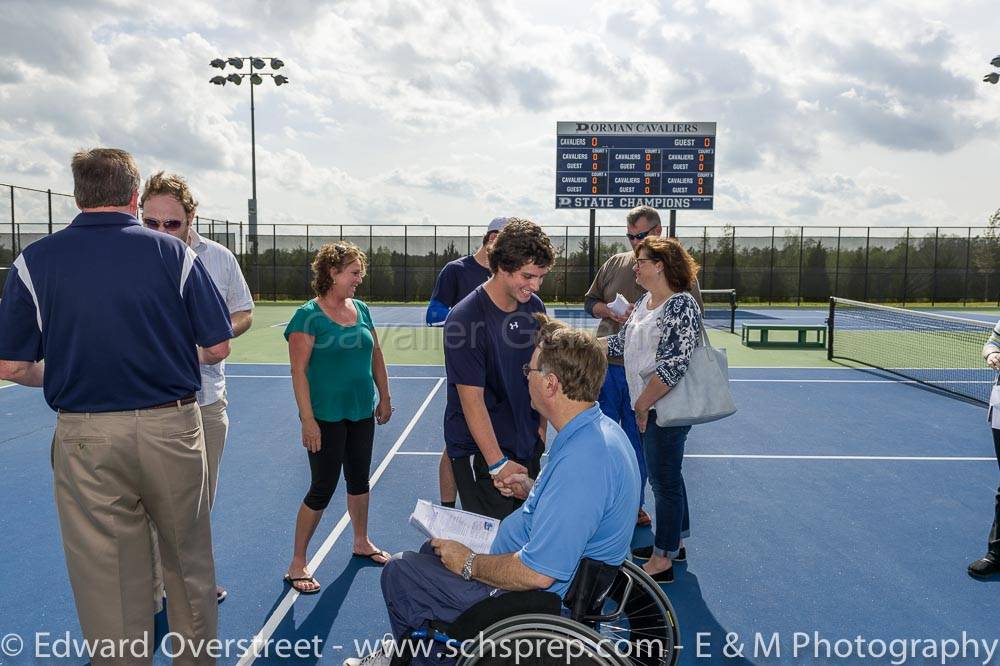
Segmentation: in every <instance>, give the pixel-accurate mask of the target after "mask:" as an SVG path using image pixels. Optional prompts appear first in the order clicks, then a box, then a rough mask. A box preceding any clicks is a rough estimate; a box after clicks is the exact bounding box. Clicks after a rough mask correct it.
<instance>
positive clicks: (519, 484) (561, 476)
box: [344, 315, 639, 666]
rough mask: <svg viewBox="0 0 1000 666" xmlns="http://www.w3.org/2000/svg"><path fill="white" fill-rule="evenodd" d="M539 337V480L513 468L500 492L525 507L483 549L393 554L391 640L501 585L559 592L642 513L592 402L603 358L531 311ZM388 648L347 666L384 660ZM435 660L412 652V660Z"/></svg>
mask: <svg viewBox="0 0 1000 666" xmlns="http://www.w3.org/2000/svg"><path fill="white" fill-rule="evenodd" d="M537 318H538V319H539V322H540V333H539V336H538V338H539V339H538V345H537V347H536V348H535V351H534V353H533V355H532V357H531V361H530V362H529V363H527V364H526V365H525V367H524V372H525V374H526V375H527V376H528V378H529V379H528V391H529V393H530V395H531V403H532V405H533V407H534V408H535V409H536V410H538V412H539V413H540V414H542V416H544V417H546V418H547V419H548V420H549V422H550V423H551V424H552V426H553V427H554V428H555V429H556V430H557V431H558V435H557V436H556V438H555V441H553V442H552V446H551V447H550V449H549V461H548V464H546V466H545V467H544V468H543V469H542V471H541V474H539V476H538V480H537V481H534V482H532V480H531V478H530V477H528V476H527V475H526V474H523V473H519V474H513V475H510V476H508V477H506V478H505V479H503V480H502V481H501V480H498V481H497V487H498V489H499V490H500V492H501V493H503V494H505V495H512V496H515V497H518V498H520V499H524V500H525V502H524V505H523V506H522V507H521V508H520V509H519V510H518V511H515V512H514V513H512V514H511V515H509V516H507V517H506V518H504V520H503V521H502V522H501V523H500V529H499V531H498V533H497V536H496V539H495V540H494V542H493V546H492V548H491V549H490V553H489V554H479V553H473V552H472V551H470V550H469V549H468V548H467V547H465V546H464V545H462V544H460V543H458V542H456V541H446V540H443V539H434V540H432V541H429V542H428V543H426V544H424V546H423V547H422V548H421V549H420V552H416V553H415V552H406V553H402V554H401V555H399V556H396V557H394V558H393V559H392V560H390V561H389V563H388V564H386V566H385V569H384V570H383V572H382V594H383V596H384V597H385V603H386V608H387V609H388V611H389V622H390V624H391V625H392V632H393V635H394V637H395V638H396V640H397V641H398V640H400V639H401V638H402V637H403V636H405V635H406V634H407V633H408V632H409V631H412V630H414V629H420V628H424V627H425V626H426V624H427V623H428V622H429V621H431V620H440V621H442V622H451V621H453V620H455V618H457V617H458V616H459V615H460V614H461V613H462V612H463V611H465V610H466V609H468V608H469V607H471V606H472V605H473V604H475V603H476V602H478V601H481V600H482V599H485V598H487V597H490V596H494V595H496V594H497V593H498V591H514V590H547V591H550V592H555V593H556V594H558V595H559V596H565V594H566V592H567V590H568V588H569V585H570V582H571V581H572V580H573V576H574V575H575V574H576V570H577V567H578V566H579V563H580V560H581V559H583V558H585V557H589V558H592V559H595V560H598V561H601V562H605V563H607V564H612V565H619V564H621V563H622V562H623V561H624V560H625V558H626V557H627V556H628V554H629V543H630V542H631V539H632V532H633V529H634V526H635V514H636V511H638V509H639V466H638V463H637V462H636V459H635V454H634V453H633V452H632V446H631V444H629V441H628V437H626V435H625V433H624V432H623V431H622V429H621V426H619V425H618V424H617V423H614V422H613V421H612V420H611V419H609V418H608V417H607V416H605V415H604V414H603V413H602V412H601V410H600V408H599V407H598V406H597V395H598V393H600V390H601V384H602V383H603V381H604V374H605V371H606V369H607V360H606V359H605V358H604V355H603V354H602V353H601V349H600V347H599V346H598V344H597V342H596V340H595V339H594V338H593V337H592V336H590V335H589V334H587V333H586V332H584V331H579V330H573V329H570V328H567V327H565V326H564V325H562V324H559V323H558V322H553V321H549V320H548V319H547V318H545V316H544V315H538V316H537ZM391 652H392V649H391V646H389V645H384V646H383V647H382V648H381V649H380V651H376V652H375V653H373V654H370V655H367V656H366V657H364V658H351V659H347V660H346V661H345V662H344V664H345V666H358V665H360V664H364V666H388V664H389V663H390V654H391ZM418 663H441V660H433V659H432V660H430V661H428V660H427V659H426V658H425V659H424V660H423V661H421V658H419V657H418V658H417V659H415V660H414V661H413V664H418Z"/></svg>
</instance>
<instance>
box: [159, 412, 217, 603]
mask: <svg viewBox="0 0 1000 666" xmlns="http://www.w3.org/2000/svg"><path fill="white" fill-rule="evenodd" d="M227 405H229V401H228V400H227V399H226V394H225V393H223V394H222V398H220V399H219V400H216V401H215V402H213V403H212V404H210V405H205V406H204V407H200V408H199V409H200V410H201V423H202V432H204V433H205V458H206V460H207V461H208V508H209V510H211V509H212V507H213V506H214V505H215V489H216V487H217V486H218V484H219V465H220V464H221V463H222V450H223V449H224V448H226V435H227V434H228V433H229V414H228V413H227V412H226V406H227ZM149 531H150V538H151V539H152V544H153V603H154V604H155V607H156V612H157V613H159V612H160V611H161V610H162V609H163V592H164V589H163V587H164V586H163V565H162V563H161V561H160V549H159V547H158V537H157V534H156V525H155V524H154V523H152V522H150V524H149Z"/></svg>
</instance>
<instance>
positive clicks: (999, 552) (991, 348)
mask: <svg viewBox="0 0 1000 666" xmlns="http://www.w3.org/2000/svg"><path fill="white" fill-rule="evenodd" d="M983 359H984V360H985V361H986V365H988V366H989V367H991V368H993V369H994V370H997V371H1000V321H998V322H997V325H996V326H994V327H993V334H992V335H990V339H989V340H987V341H986V344H985V345H983ZM986 418H987V419H989V422H990V426H991V427H992V429H993V448H994V450H995V451H996V454H997V464H998V465H1000V375H998V376H997V380H996V383H995V385H994V387H993V393H992V394H991V395H990V408H989V411H988V412H986ZM969 575H970V576H972V577H973V578H992V577H994V576H1000V488H997V498H996V505H995V508H994V513H993V528H992V529H991V530H990V536H989V541H988V542H987V550H986V556H985V557H982V558H981V559H978V560H976V561H975V562H973V563H972V564H970V565H969Z"/></svg>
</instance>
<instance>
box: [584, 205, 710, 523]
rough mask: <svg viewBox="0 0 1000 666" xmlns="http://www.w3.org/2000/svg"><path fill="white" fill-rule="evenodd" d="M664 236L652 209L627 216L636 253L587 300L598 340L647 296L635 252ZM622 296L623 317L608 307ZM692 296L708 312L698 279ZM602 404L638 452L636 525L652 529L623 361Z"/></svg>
mask: <svg viewBox="0 0 1000 666" xmlns="http://www.w3.org/2000/svg"><path fill="white" fill-rule="evenodd" d="M662 233H663V227H662V226H661V225H660V214H659V213H658V212H656V209H655V208H653V207H651V206H638V207H636V208H633V209H632V210H630V211H629V212H628V214H627V215H626V216H625V237H626V238H627V239H628V242H629V245H631V246H632V249H631V250H626V251H625V252H619V253H618V254H616V255H613V256H611V257H609V258H608V260H607V261H605V262H604V265H603V266H601V268H600V270H598V271H597V275H595V276H594V283H593V284H591V285H590V289H588V290H587V293H586V295H585V296H584V306H583V307H584V309H585V310H586V311H587V313H588V314H589V315H591V316H592V317H596V318H599V319H600V320H601V323H600V324H598V326H597V335H598V337H603V336H606V335H614V334H616V333H618V331H619V330H620V329H621V327H622V325H623V324H624V323H625V321H626V320H628V318H629V315H631V314H632V307H633V305H632V304H634V303H635V302H636V301H638V300H639V298H640V297H641V296H642V295H643V294H644V293H645V290H644V289H643V288H642V287H640V286H639V285H637V284H636V282H635V271H634V268H635V248H637V247H638V246H639V243H641V242H642V241H643V239H645V238H646V237H647V236H657V237H658V236H660V235H661V234H662ZM618 294H621V295H622V296H624V297H625V299H626V300H627V301H628V302H629V303H630V305H629V306H628V308H627V309H626V311H625V312H624V313H623V314H620V315H617V314H615V313H614V312H612V311H611V308H610V307H609V306H608V304H609V303H611V302H613V301H614V300H615V299H616V298H617V297H618ZM691 295H692V296H694V298H695V300H696V301H698V305H699V306H700V307H701V308H702V310H704V309H705V306H704V304H703V303H702V299H701V290H700V289H699V288H698V280H697V279H695V282H694V288H693V289H691ZM598 402H599V403H600V405H601V410H602V411H603V412H604V413H605V414H606V415H607V416H608V417H609V418H610V419H611V420H613V421H614V422H615V423H618V424H620V425H621V427H622V430H624V431H625V434H626V435H628V439H629V441H630V442H631V443H632V448H633V449H635V456H636V459H637V460H638V461H639V473H640V476H641V481H642V483H641V485H640V491H639V515H638V517H637V518H636V525H640V526H643V525H649V524H650V522H651V521H650V518H649V514H648V513H646V511H645V509H643V508H642V507H643V505H644V504H645V501H646V457H645V456H644V455H643V452H642V438H641V437H640V436H639V428H638V427H637V426H636V424H635V412H634V411H632V402H631V401H630V400H629V394H628V383H627V382H626V381H625V367H624V365H623V364H622V359H620V358H613V359H610V360H609V361H608V372H607V375H606V376H605V379H604V385H603V386H602V387H601V394H600V397H599V398H598Z"/></svg>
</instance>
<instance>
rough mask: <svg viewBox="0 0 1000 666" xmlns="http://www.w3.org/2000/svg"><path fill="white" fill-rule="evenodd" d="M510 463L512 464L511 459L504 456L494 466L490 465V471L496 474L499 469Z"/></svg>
mask: <svg viewBox="0 0 1000 666" xmlns="http://www.w3.org/2000/svg"><path fill="white" fill-rule="evenodd" d="M509 462H510V458H508V457H507V456H504V457H503V458H501V459H500V460H498V461H496V462H495V463H493V464H492V465H490V466H489V470H490V472H495V471H497V470H498V469H500V468H501V467H503V466H504V465H506V464H507V463H509Z"/></svg>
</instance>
